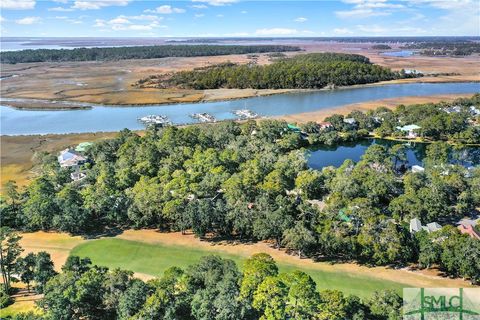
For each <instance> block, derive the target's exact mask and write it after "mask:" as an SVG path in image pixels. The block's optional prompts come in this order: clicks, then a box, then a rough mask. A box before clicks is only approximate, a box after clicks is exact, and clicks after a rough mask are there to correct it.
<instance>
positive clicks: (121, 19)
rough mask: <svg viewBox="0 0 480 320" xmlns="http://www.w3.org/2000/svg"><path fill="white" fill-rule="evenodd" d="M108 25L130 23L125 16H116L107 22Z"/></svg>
mask: <svg viewBox="0 0 480 320" xmlns="http://www.w3.org/2000/svg"><path fill="white" fill-rule="evenodd" d="M108 23H110V24H129V23H131V22H130V20H128V19H127V18H126V17H125V16H118V17H116V18H115V19H112V20H110V21H108Z"/></svg>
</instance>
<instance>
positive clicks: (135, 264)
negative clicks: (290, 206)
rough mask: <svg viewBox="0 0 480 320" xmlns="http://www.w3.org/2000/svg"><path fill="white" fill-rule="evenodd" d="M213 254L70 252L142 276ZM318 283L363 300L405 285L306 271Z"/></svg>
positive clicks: (119, 242) (104, 243) (124, 248)
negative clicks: (142, 274) (384, 290)
mask: <svg viewBox="0 0 480 320" xmlns="http://www.w3.org/2000/svg"><path fill="white" fill-rule="evenodd" d="M210 254H212V252H211V251H207V250H202V249H197V248H191V247H184V246H173V245H169V246H165V245H161V244H156V245H152V244H146V243H141V242H136V241H128V240H123V239H114V238H111V239H99V240H92V241H88V242H86V243H82V244H80V245H78V246H77V247H75V248H74V249H73V250H72V251H71V255H77V256H81V257H90V258H91V259H92V262H93V263H94V264H97V265H102V266H107V267H110V268H122V269H126V270H132V271H135V272H139V273H144V274H149V275H154V276H161V275H162V273H163V272H164V271H165V269H167V268H169V267H172V266H178V267H181V268H185V267H187V266H188V265H191V264H193V263H195V262H197V261H198V260H199V259H200V257H202V256H205V255H210ZM215 254H217V255H219V256H221V257H222V258H228V259H232V260H233V261H235V262H236V263H237V265H238V266H239V267H240V268H242V266H243V261H244V260H245V259H246V258H245V257H243V256H240V255H230V254H225V253H221V252H218V253H215ZM278 266H279V268H280V271H282V272H288V271H291V270H295V269H299V267H298V266H294V265H291V264H284V263H278ZM302 271H305V272H306V273H308V274H309V275H310V276H311V277H312V278H313V279H314V280H315V281H316V283H317V286H318V289H320V290H321V289H337V290H341V291H343V292H345V293H351V294H355V295H358V296H360V297H367V296H370V295H371V294H372V293H373V292H374V291H375V290H381V289H395V290H397V291H398V292H399V293H400V291H401V288H402V287H404V285H402V284H399V283H396V282H392V281H382V280H379V279H376V278H373V277H369V276H368V275H365V276H354V275H350V274H346V273H345V272H340V271H339V272H328V271H323V270H318V269H315V268H303V270H302Z"/></svg>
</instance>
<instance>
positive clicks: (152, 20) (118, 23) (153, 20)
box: [93, 14, 165, 31]
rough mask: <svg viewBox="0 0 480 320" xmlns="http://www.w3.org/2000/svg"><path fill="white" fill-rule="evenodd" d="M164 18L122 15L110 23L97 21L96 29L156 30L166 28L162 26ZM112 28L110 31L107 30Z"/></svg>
mask: <svg viewBox="0 0 480 320" xmlns="http://www.w3.org/2000/svg"><path fill="white" fill-rule="evenodd" d="M162 19H163V17H158V16H155V15H144V14H142V15H138V16H125V15H120V16H117V17H116V18H113V19H111V20H109V21H106V20H103V19H96V20H95V24H94V25H93V26H94V27H98V28H104V29H101V31H110V30H111V31H129V30H130V31H148V30H153V29H155V28H164V27H165V26H162V25H160V21H161V20H162ZM131 20H136V21H144V22H146V23H144V24H138V23H132V21H131ZM105 28H110V29H105Z"/></svg>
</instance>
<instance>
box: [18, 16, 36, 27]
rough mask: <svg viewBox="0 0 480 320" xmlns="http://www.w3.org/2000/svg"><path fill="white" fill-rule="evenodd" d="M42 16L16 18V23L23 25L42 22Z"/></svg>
mask: <svg viewBox="0 0 480 320" xmlns="http://www.w3.org/2000/svg"><path fill="white" fill-rule="evenodd" d="M40 20H41V19H40V17H25V18H22V19H18V20H15V23H16V24H23V25H28V24H35V23H39V22H40Z"/></svg>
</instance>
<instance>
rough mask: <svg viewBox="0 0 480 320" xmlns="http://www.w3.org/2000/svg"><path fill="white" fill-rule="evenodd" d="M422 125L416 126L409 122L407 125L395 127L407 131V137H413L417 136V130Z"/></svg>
mask: <svg viewBox="0 0 480 320" xmlns="http://www.w3.org/2000/svg"><path fill="white" fill-rule="evenodd" d="M421 128H422V127H420V126H417V125H416V124H409V125H407V126H403V127H397V129H398V130H400V131H403V132H406V133H407V136H406V137H407V138H411V139H414V138H416V137H418V132H417V131H418V130H419V129H421Z"/></svg>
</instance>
